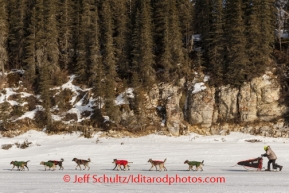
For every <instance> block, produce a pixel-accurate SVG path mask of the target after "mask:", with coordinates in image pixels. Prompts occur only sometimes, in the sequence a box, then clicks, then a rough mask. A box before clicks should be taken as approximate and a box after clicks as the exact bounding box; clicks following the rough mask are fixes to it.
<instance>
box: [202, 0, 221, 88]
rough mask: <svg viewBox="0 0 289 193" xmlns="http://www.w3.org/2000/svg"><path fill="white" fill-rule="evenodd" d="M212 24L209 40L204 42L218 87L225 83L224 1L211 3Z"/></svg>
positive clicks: (210, 68) (210, 67)
mask: <svg viewBox="0 0 289 193" xmlns="http://www.w3.org/2000/svg"><path fill="white" fill-rule="evenodd" d="M210 17H211V24H210V30H209V32H208V37H207V39H205V40H204V42H205V43H206V45H205V46H204V50H205V54H206V59H207V63H208V64H209V65H208V66H207V67H208V69H209V70H210V71H211V72H212V74H213V75H214V84H215V85H218V84H221V83H222V82H223V76H224V74H225V71H224V65H225V64H224V57H225V51H224V49H225V37H224V24H225V21H224V20H225V18H224V10H223V0H212V1H211V13H210Z"/></svg>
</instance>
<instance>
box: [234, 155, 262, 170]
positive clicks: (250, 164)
mask: <svg viewBox="0 0 289 193" xmlns="http://www.w3.org/2000/svg"><path fill="white" fill-rule="evenodd" d="M237 164H238V165H240V166H243V167H244V168H245V169H246V170H250V171H261V170H262V165H263V158H262V157H258V158H255V159H248V160H244V161H239V162H238V163H237ZM255 169H256V170H255Z"/></svg>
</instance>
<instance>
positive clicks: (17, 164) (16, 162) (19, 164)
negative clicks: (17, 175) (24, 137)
mask: <svg viewBox="0 0 289 193" xmlns="http://www.w3.org/2000/svg"><path fill="white" fill-rule="evenodd" d="M24 163H26V162H23V161H20V162H18V161H14V165H15V166H18V167H19V166H22V165H23V164H24Z"/></svg>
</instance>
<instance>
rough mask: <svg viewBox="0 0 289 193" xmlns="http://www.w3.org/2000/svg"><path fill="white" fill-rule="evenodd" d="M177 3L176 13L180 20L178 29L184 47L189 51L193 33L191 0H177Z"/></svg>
mask: <svg viewBox="0 0 289 193" xmlns="http://www.w3.org/2000/svg"><path fill="white" fill-rule="evenodd" d="M176 3H177V9H178V15H179V20H180V30H181V34H182V40H183V43H184V47H185V48H186V49H187V50H188V51H191V49H192V48H191V40H192V35H193V23H194V22H193V20H194V17H193V8H194V6H193V1H191V0H179V1H177V2H176Z"/></svg>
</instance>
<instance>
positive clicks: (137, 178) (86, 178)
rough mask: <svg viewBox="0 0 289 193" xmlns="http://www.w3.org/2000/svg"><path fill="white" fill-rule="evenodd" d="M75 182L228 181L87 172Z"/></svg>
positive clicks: (75, 179) (211, 178)
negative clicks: (92, 173) (108, 174)
mask: <svg viewBox="0 0 289 193" xmlns="http://www.w3.org/2000/svg"><path fill="white" fill-rule="evenodd" d="M65 177H69V180H67V178H66V180H64V181H65V182H70V176H68V175H65ZM73 183H124V184H128V183H144V184H145V183H163V184H169V185H171V184H174V183H226V179H225V178H224V177H196V176H179V175H178V174H176V175H171V176H170V175H168V174H166V175H165V176H163V177H156V176H145V175H141V174H138V175H133V174H131V175H129V176H121V175H118V174H116V175H114V176H107V175H105V174H103V175H96V174H94V175H91V174H85V175H83V176H79V175H75V176H74V180H73Z"/></svg>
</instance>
